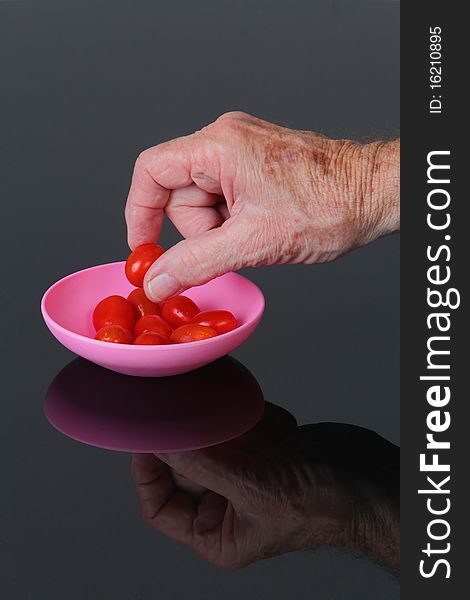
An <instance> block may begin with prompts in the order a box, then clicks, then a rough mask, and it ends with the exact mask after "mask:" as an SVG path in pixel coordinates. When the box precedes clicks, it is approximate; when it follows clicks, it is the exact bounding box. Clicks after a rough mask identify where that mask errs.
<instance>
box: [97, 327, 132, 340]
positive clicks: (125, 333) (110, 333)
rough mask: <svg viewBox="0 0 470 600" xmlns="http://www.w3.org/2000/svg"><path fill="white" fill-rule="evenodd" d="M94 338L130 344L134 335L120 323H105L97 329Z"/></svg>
mask: <svg viewBox="0 0 470 600" xmlns="http://www.w3.org/2000/svg"><path fill="white" fill-rule="evenodd" d="M95 340H100V341H101V342H111V343H112V344H132V342H133V341H134V336H133V335H132V332H130V331H129V329H126V328H125V327H121V326H120V325H105V326H104V327H101V329H99V330H98V331H97V333H96V335H95Z"/></svg>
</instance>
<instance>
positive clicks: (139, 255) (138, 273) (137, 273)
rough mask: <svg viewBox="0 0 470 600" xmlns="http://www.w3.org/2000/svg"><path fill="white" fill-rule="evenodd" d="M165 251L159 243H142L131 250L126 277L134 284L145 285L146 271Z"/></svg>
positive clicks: (137, 285)
mask: <svg viewBox="0 0 470 600" xmlns="http://www.w3.org/2000/svg"><path fill="white" fill-rule="evenodd" d="M164 252H165V250H164V249H163V248H162V247H161V246H157V244H142V245H141V246H138V247H137V248H136V249H135V250H134V251H133V252H131V254H130V255H129V258H128V259H127V261H126V268H125V271H126V277H127V279H128V280H129V281H130V282H131V283H132V285H135V287H142V286H143V284H144V275H145V273H147V271H148V270H149V267H150V266H151V265H152V264H153V263H154V262H155V261H156V260H157V258H158V257H159V256H161V255H162V254H163V253H164Z"/></svg>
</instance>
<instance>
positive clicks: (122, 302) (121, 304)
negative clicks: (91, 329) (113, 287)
mask: <svg viewBox="0 0 470 600" xmlns="http://www.w3.org/2000/svg"><path fill="white" fill-rule="evenodd" d="M134 322H135V315H134V309H133V307H132V304H131V303H130V302H128V301H127V300H126V299H125V298H123V297H122V296H108V297H107V298H104V300H101V302H98V304H97V305H96V307H95V310H94V311H93V325H94V326H95V329H96V331H98V329H101V328H102V327H104V326H105V325H120V326H121V327H124V328H125V329H129V330H131V331H132V328H133V327H134Z"/></svg>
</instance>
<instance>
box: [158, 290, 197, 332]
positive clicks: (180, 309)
mask: <svg viewBox="0 0 470 600" xmlns="http://www.w3.org/2000/svg"><path fill="white" fill-rule="evenodd" d="M198 312H199V308H198V307H197V304H195V303H194V302H193V301H192V300H191V299H190V298H187V297H186V296H175V297H174V298H170V299H169V300H166V301H165V302H164V303H163V304H162V317H163V318H164V319H165V321H166V322H167V323H169V324H170V325H171V326H172V327H179V326H180V325H186V324H187V323H189V322H190V321H191V319H192V318H193V317H195V316H196V315H197V313H198Z"/></svg>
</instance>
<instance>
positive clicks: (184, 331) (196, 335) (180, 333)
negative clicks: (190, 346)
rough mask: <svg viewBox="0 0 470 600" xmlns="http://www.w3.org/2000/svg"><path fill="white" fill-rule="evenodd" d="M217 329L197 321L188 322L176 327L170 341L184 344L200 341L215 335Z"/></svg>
mask: <svg viewBox="0 0 470 600" xmlns="http://www.w3.org/2000/svg"><path fill="white" fill-rule="evenodd" d="M216 335H217V331H216V330H215V329H212V327H206V326H205V325H198V324H197V323H188V324H187V325H181V327H178V329H175V330H174V331H173V333H172V334H171V336H170V342H171V343H173V344H184V343H186V342H198V341H199V340H207V339H209V338H211V337H215V336H216Z"/></svg>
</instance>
